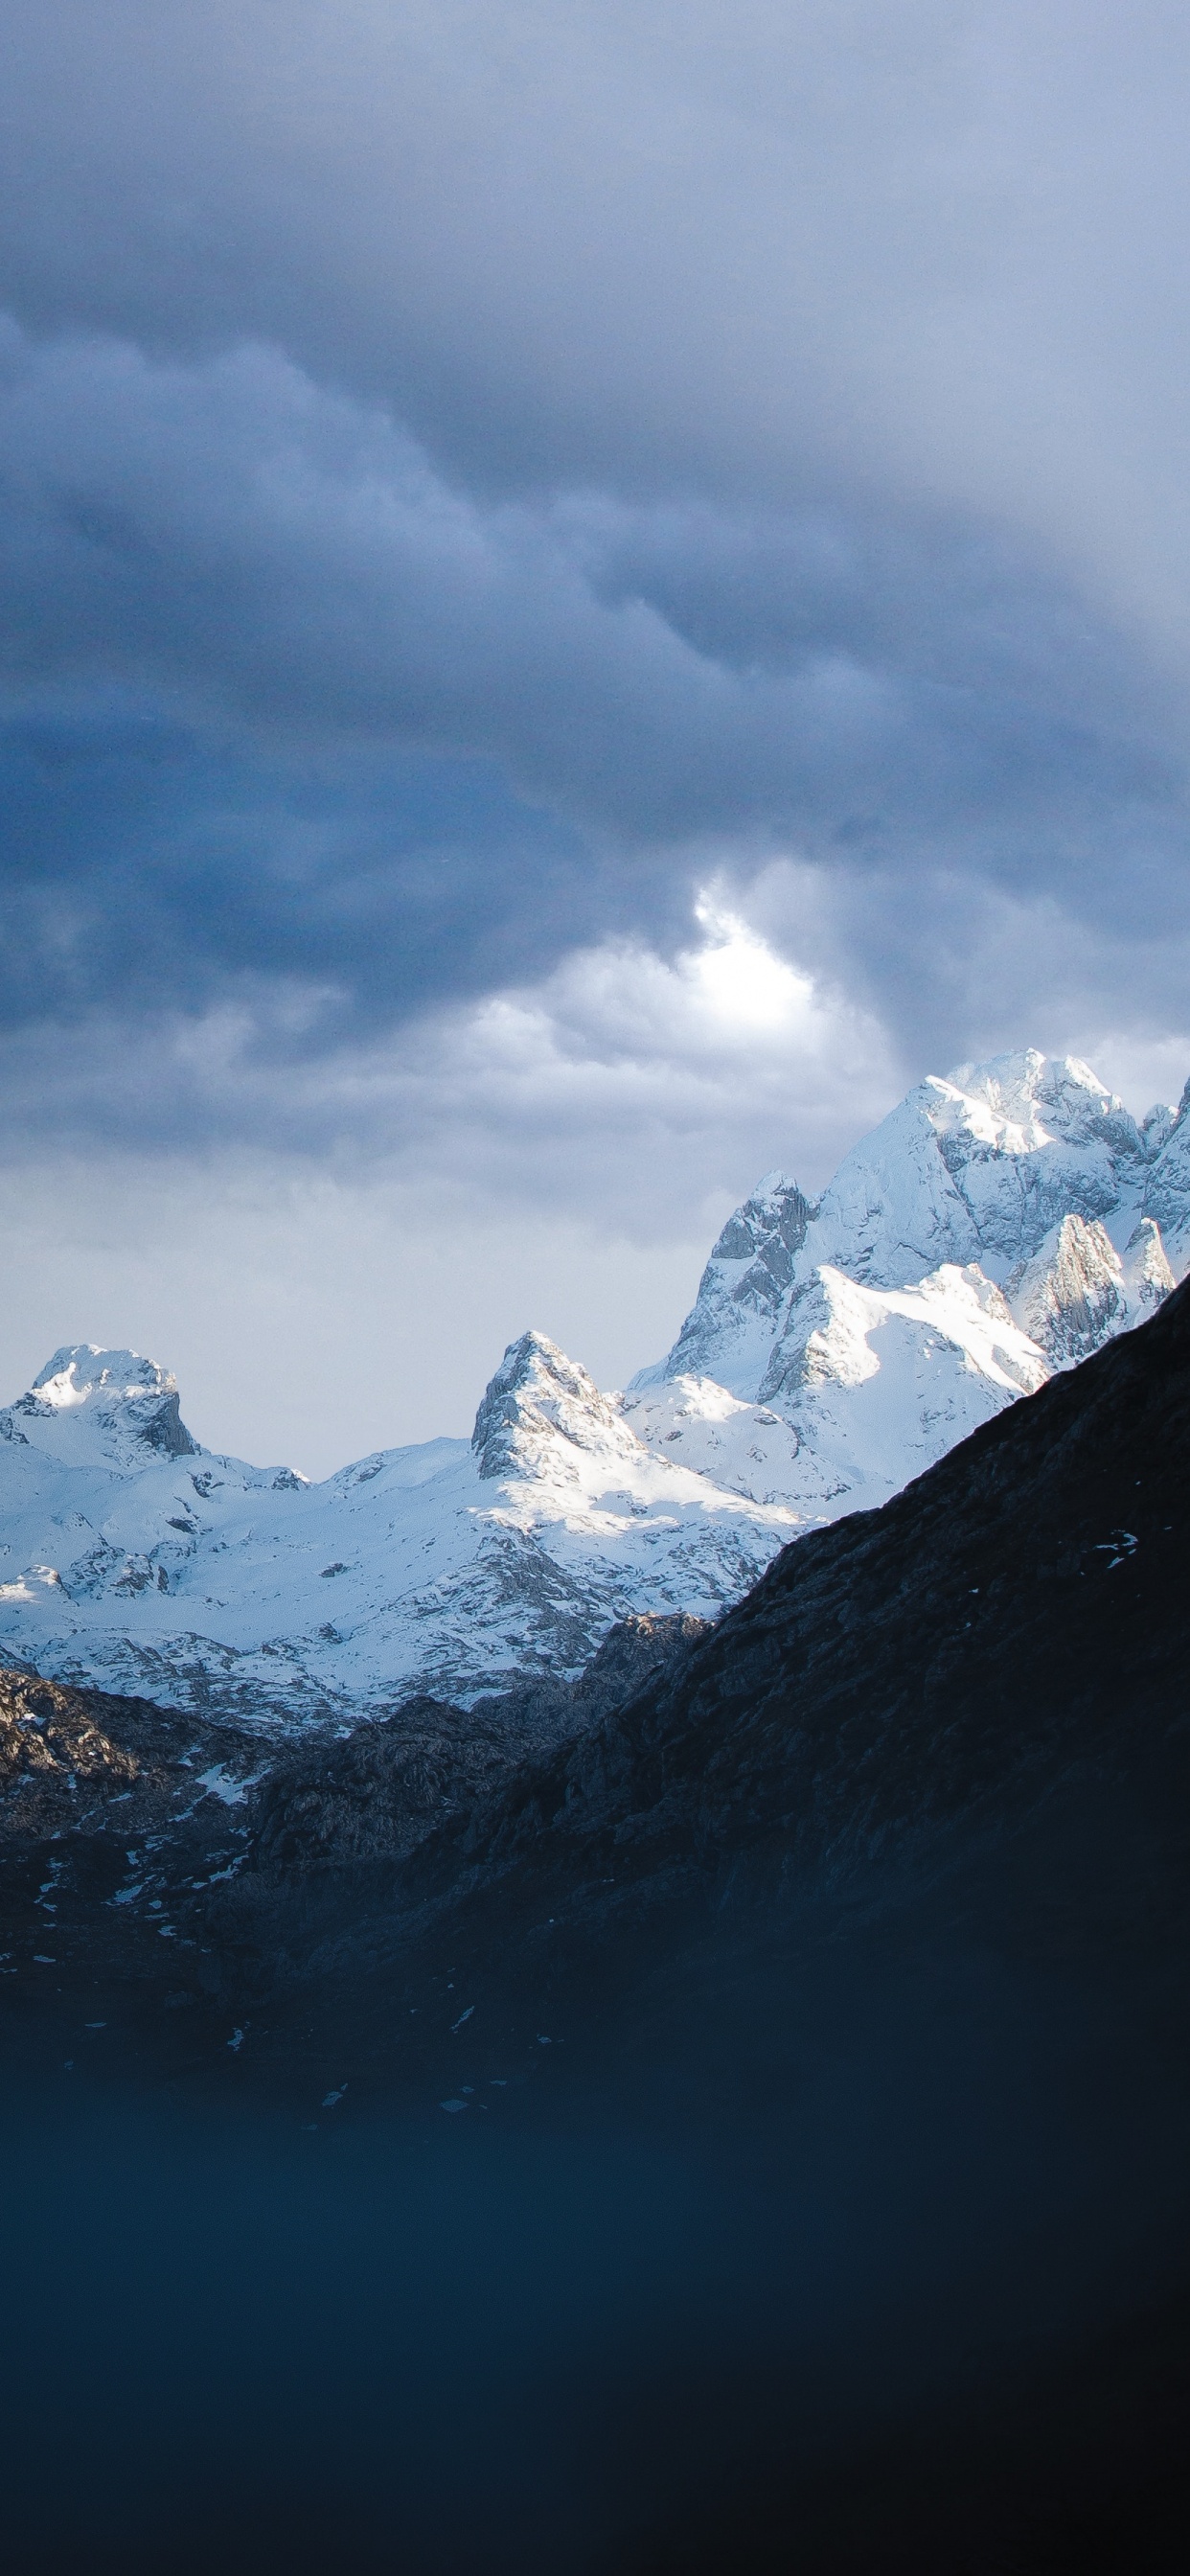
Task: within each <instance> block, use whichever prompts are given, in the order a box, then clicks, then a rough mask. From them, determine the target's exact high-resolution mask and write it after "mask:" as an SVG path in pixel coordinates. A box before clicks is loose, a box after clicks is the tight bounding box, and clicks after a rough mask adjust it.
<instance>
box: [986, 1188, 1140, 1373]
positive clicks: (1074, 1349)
mask: <svg viewBox="0 0 1190 2576" xmlns="http://www.w3.org/2000/svg"><path fill="white" fill-rule="evenodd" d="M1173 1284H1174V1279H1173V1272H1172V1271H1171V1269H1170V1266H1169V1263H1168V1261H1167V1260H1166V1257H1165V1249H1164V1246H1163V1244H1162V1241H1161V1230H1160V1227H1159V1226H1158V1225H1157V1224H1156V1222H1155V1220H1154V1219H1153V1218H1152V1217H1142V1218H1141V1219H1140V1221H1139V1222H1138V1224H1137V1225H1135V1226H1134V1227H1133V1229H1132V1232H1131V1233H1130V1235H1129V1237H1128V1241H1127V1244H1126V1247H1125V1250H1124V1254H1123V1256H1122V1257H1121V1255H1120V1254H1119V1253H1118V1252H1117V1250H1116V1247H1115V1245H1114V1243H1113V1242H1112V1240H1111V1237H1110V1235H1109V1234H1108V1232H1107V1229H1106V1227H1105V1226H1102V1225H1100V1224H1098V1223H1097V1222H1096V1221H1094V1220H1092V1222H1091V1223H1089V1224H1088V1223H1087V1222H1086V1220H1085V1219H1084V1218H1082V1217H1080V1216H1077V1215H1070V1216H1066V1217H1063V1219H1062V1222H1061V1224H1060V1225H1057V1226H1055V1227H1054V1228H1053V1229H1052V1231H1051V1233H1050V1234H1048V1235H1047V1236H1046V1239H1045V1241H1044V1243H1043V1244H1041V1245H1040V1246H1039V1248H1038V1250H1037V1251H1036V1252H1035V1253H1034V1254H1033V1256H1032V1259H1031V1260H1029V1261H1027V1262H1023V1263H1022V1264H1021V1265H1020V1268H1019V1269H1018V1270H1017V1271H1016V1272H1015V1273H1014V1274H1013V1277H1012V1278H1011V1279H1010V1281H1009V1283H1008V1293H1009V1296H1010V1299H1011V1303H1012V1308H1013V1312H1014V1314H1015V1316H1016V1319H1017V1321H1018V1323H1019V1324H1021V1325H1022V1326H1023V1327H1024V1330H1025V1331H1026V1332H1027V1333H1029V1334H1030V1335H1031V1337H1032V1339H1033V1340H1034V1341H1035V1342H1036V1343H1037V1345H1038V1348H1039V1349H1040V1350H1042V1351H1044V1353H1045V1356H1046V1358H1047V1360H1048V1361H1049V1363H1050V1365H1051V1367H1053V1368H1069V1367H1071V1366H1072V1365H1073V1364H1074V1363H1075V1362H1076V1361H1078V1360H1084V1359H1087V1358H1089V1357H1090V1354H1091V1352H1092V1351H1097V1350H1099V1349H1100V1348H1101V1347H1102V1345H1103V1343H1104V1342H1106V1341H1110V1339H1111V1337H1112V1335H1113V1334H1115V1333H1120V1332H1124V1331H1126V1330H1127V1329H1128V1328H1129V1327H1130V1326H1131V1325H1133V1324H1138V1323H1140V1322H1141V1321H1142V1320H1143V1318H1144V1316H1145V1315H1146V1314H1151V1313H1152V1311H1153V1309H1154V1307H1156V1306H1159V1305H1160V1303H1161V1300H1162V1298H1163V1297H1167V1296H1168V1295H1169V1292H1170V1289H1171V1288H1172V1287H1173Z"/></svg>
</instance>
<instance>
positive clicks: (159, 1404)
mask: <svg viewBox="0 0 1190 2576" xmlns="http://www.w3.org/2000/svg"><path fill="white" fill-rule="evenodd" d="M179 1402H180V1399H179V1395H178V1384H177V1379H176V1378H175V1377H173V1376H172V1375H171V1374H170V1372H169V1371H168V1370H167V1369H163V1368H159V1367H158V1364H157V1362H156V1360H148V1359H144V1358H142V1356H141V1354H140V1352H139V1351H105V1350H101V1349H100V1348H99V1347H98V1345H97V1344H96V1343H94V1342H71V1343H68V1344H66V1345H65V1346H64V1347H63V1348H62V1349H61V1350H57V1351H55V1353H54V1356H53V1358H52V1359H50V1360H47V1361H46V1364H45V1367H44V1368H43V1369H42V1370H41V1371H40V1373H39V1375H38V1376H37V1377H35V1378H34V1380H33V1384H32V1387H31V1388H30V1390H29V1393H28V1395H25V1396H21V1397H20V1398H19V1400H18V1402H17V1403H16V1404H15V1405H14V1406H13V1407H12V1411H13V1412H14V1413H19V1414H24V1415H25V1416H26V1417H28V1418H30V1419H32V1420H36V1419H37V1418H38V1417H40V1418H41V1419H42V1420H45V1419H47V1418H53V1417H55V1416H56V1417H57V1418H59V1419H63V1418H69V1417H71V1416H77V1415H79V1414H80V1413H84V1412H85V1415H86V1418H87V1420H88V1422H89V1424H91V1425H93V1426H94V1427H95V1428H96V1429H100V1430H105V1431H111V1432H116V1433H122V1434H124V1435H125V1436H126V1437H128V1438H131V1439H133V1440H135V1441H138V1442H141V1443H143V1445H144V1446H145V1447H146V1448H149V1449H159V1450H161V1451H162V1452H163V1453H164V1454H165V1455H166V1456H167V1457H171V1458H189V1457H193V1456H195V1455H197V1446H198V1444H197V1442H196V1441H194V1440H192V1439H191V1436H190V1433H189V1432H188V1430H187V1429H186V1425H185V1423H184V1422H183V1420H182V1418H181V1413H180V1410H179Z"/></svg>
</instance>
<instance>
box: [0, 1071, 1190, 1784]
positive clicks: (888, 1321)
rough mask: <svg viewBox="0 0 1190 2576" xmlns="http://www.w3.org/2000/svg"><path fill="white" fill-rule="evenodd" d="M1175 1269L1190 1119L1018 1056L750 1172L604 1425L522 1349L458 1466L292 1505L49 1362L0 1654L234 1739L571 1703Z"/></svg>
mask: <svg viewBox="0 0 1190 2576" xmlns="http://www.w3.org/2000/svg"><path fill="white" fill-rule="evenodd" d="M1188 1261H1190V1115H1188V1107H1187V1099H1186V1098H1185V1097H1184V1098H1183V1101H1182V1103H1181V1105H1180V1106H1179V1107H1178V1108H1177V1109H1173V1108H1169V1109H1158V1110H1154V1111H1153V1112H1151V1113H1150V1115H1149V1117H1148V1118H1146V1119H1144V1120H1142V1121H1140V1122H1139V1123H1138V1122H1137V1121H1136V1120H1135V1119H1133V1118H1132V1117H1131V1116H1130V1115H1129V1113H1128V1112H1127V1111H1126V1110H1125V1109H1124V1108H1123V1106H1122V1104H1121V1102H1120V1101H1118V1100H1116V1099H1115V1098H1114V1097H1113V1096H1112V1095H1111V1094H1110V1093H1109V1092H1108V1091H1107V1090H1106V1089H1105V1088H1104V1086H1103V1085H1102V1084H1101V1083H1100V1082H1099V1081H1098V1079H1097V1077H1096V1076H1095V1075H1094V1073H1093V1072H1091V1071H1090V1069H1089V1068H1088V1067H1087V1066H1085V1065H1082V1064H1079V1063H1076V1062H1074V1061H1071V1060H1067V1059H1061V1060H1058V1061H1050V1060H1048V1059H1047V1058H1045V1057H1043V1056H1041V1055H1038V1054H1036V1053H1026V1054H1022V1055H1016V1056H1007V1057H1002V1058H999V1059H997V1060H996V1062H994V1063H992V1064H990V1065H985V1066H982V1067H979V1066H967V1067H964V1068H961V1069H960V1071H959V1072H958V1073H956V1074H955V1075H953V1076H952V1077H951V1078H950V1079H949V1080H948V1081H942V1080H939V1079H934V1078H931V1080H929V1081H928V1082H925V1083H923V1084H921V1085H919V1086H918V1088H917V1089H916V1090H915V1091H913V1092H911V1093H910V1094H909V1096H908V1098H907V1099H906V1100H904V1101H903V1102H902V1103H901V1104H900V1106H899V1107H898V1108H897V1109H895V1110H894V1111H893V1112H892V1114H891V1116H890V1117H888V1118H887V1119H885V1121H884V1122H883V1124H882V1125H881V1126H880V1127H878V1128H877V1129H876V1130H875V1131H874V1133H873V1134H872V1135H871V1136H868V1137H866V1138H864V1139H863V1140H862V1141H861V1143H860V1144H858V1145H857V1146H856V1147H855V1148H854V1150H853V1152H852V1153H851V1154H849V1155H848V1156H847V1157H846V1159H845V1161H844V1162H843V1163H842V1164H841V1166H840V1168H839V1171H838V1172H837V1173H836V1175H835V1177H834V1179H833V1180H832V1182H831V1183H830V1185H829V1187H828V1188H827V1189H826V1190H825V1191H824V1192H823V1193H822V1195H821V1197H819V1198H813V1197H811V1196H810V1195H809V1194H808V1193H807V1192H806V1191H804V1190H803V1189H802V1188H801V1187H799V1185H798V1184H797V1183H796V1182H795V1181H793V1180H791V1179H789V1178H788V1177H787V1176H785V1175H783V1174H775V1175H771V1176H770V1178H769V1179H768V1180H767V1181H765V1182H763V1183H762V1184H761V1185H760V1187H759V1188H758V1189H757V1190H755V1191H754V1192H753V1193H752V1194H751V1196H750V1197H749V1198H748V1199H746V1200H745V1201H744V1202H743V1204H742V1205H741V1206H740V1207H739V1208H738V1209H737V1210H736V1211H735V1213H734V1215H733V1216H732V1217H731V1218H730V1219H729V1220H728V1223H727V1224H726V1226H725V1227H724V1228H723V1230H722V1232H721V1234H720V1236H719V1239H718V1241H717V1243H716V1244H715V1246H714V1249H713V1251H712V1254H711V1257H710V1260H709V1261H708V1263H707V1266H706V1270H705V1272H704V1275H703V1279H702V1282H701V1285H700V1288H699V1291H698V1295H697V1298H696V1300H695V1304H694V1306H693V1308H692V1310H691V1312H690V1314H689V1315H688V1317H687V1318H686V1321H685V1323H684V1324H683V1326H682V1329H681V1331H680V1333H679V1335H678V1338H677V1340H676V1342H675V1343H674V1345H673V1348H672V1349H671V1351H670V1352H669V1354H668V1356H667V1357H666V1358H665V1359H664V1360H662V1361H660V1362H659V1363H657V1364H656V1365H654V1366H652V1367H649V1368H646V1369H644V1370H642V1371H641V1372H640V1373H639V1375H638V1376H637V1378H636V1379H635V1380H634V1381H633V1383H632V1385H631V1386H630V1388H629V1389H628V1391H627V1393H625V1394H607V1393H604V1392H601V1391H600V1389H599V1388H598V1387H596V1386H595V1384H594V1382H593V1380H592V1379H591V1378H590V1377H589V1376H588V1374H587V1372H586V1371H585V1370H584V1369H583V1368H582V1367H581V1366H580V1365H579V1364H578V1363H577V1362H575V1361H574V1360H572V1359H570V1358H568V1357H567V1355H566V1353H565V1352H563V1351H561V1350H559V1348H558V1347H557V1345H556V1344H555V1343H554V1342H552V1341H551V1340H550V1339H549V1337H548V1335H546V1334H544V1333H541V1332H538V1331H530V1332H526V1333H524V1334H522V1335H521V1336H520V1337H519V1338H518V1339H517V1340H516V1341H515V1342H513V1343H512V1344H510V1346H509V1348H508V1350H507V1351H506V1352H505V1354H504V1357H503V1360H502V1361H501V1363H500V1365H499V1367H498V1368H497V1370H496V1372H495V1374H494V1376H493V1377H492V1379H491V1382H490V1384H489V1386H488V1388H487V1390H486V1392H485V1394H484V1396H483V1398H482V1401H481V1403H480V1405H479V1408H478V1412H477V1415H476V1420H475V1427H474V1432H473V1435H472V1438H471V1440H470V1441H469V1442H468V1441H465V1440H437V1441H429V1442H426V1443H424V1444H422V1445H420V1446H419V1447H417V1448H413V1449H392V1450H378V1451H376V1452H374V1453H373V1454H372V1455H371V1456H369V1457H367V1458H363V1459H359V1460H357V1461H355V1462H354V1463H353V1464H352V1465H351V1466H348V1467H345V1468H343V1469H342V1470H341V1471H340V1472H339V1473H338V1474H337V1475H335V1476H332V1477H329V1478H328V1479H327V1480H326V1481H325V1482H324V1483H322V1484H318V1485H310V1484H308V1483H307V1482H306V1481H305V1479H303V1478H302V1477H301V1476H298V1475H296V1474H295V1473H294V1472H293V1471H292V1470H291V1469H289V1468H286V1467H270V1468H258V1467H253V1466H249V1465H247V1464H245V1463H244V1462H243V1461H242V1460H239V1459H236V1458H232V1457H227V1456H224V1455H221V1454H215V1453H212V1452H208V1451H206V1450H203V1449H201V1448H200V1446H199V1445H198V1444H197V1443H196V1442H195V1440H194V1439H193V1437H192V1435H191V1434H190V1432H189V1431H188V1430H187V1428H186V1426H185V1423H184V1422H183V1420H182V1416H181V1411H180V1403H179V1395H178V1390H177V1387H176V1385H175V1384H174V1381H173V1379H172V1378H171V1377H169V1376H168V1375H167V1374H166V1373H165V1372H164V1371H163V1370H161V1369H160V1368H158V1367H157V1366H156V1365H155V1363H153V1362H151V1361H147V1360H144V1359H142V1358H141V1357H139V1356H138V1355H137V1354H136V1353H133V1352H129V1351H116V1350H112V1351H102V1350H98V1349H96V1348H94V1347H92V1346H91V1345H90V1344H78V1345H75V1346H72V1347H71V1348H70V1349H66V1350H62V1351H58V1352H56V1353H55V1354H54V1356H53V1358H52V1359H51V1360H50V1362H49V1363H48V1365H47V1367H46V1368H45V1369H43V1371H42V1372H41V1375H40V1377H39V1378H38V1379H37V1381H36V1383H35V1385H34V1386H33V1387H32V1388H31V1389H30V1390H29V1392H28V1393H27V1394H26V1395H23V1396H21V1397H20V1398H19V1399H18V1400H17V1402H16V1403H15V1404H13V1405H11V1406H9V1407H7V1408H6V1409H4V1410H2V1411H0V1655H3V1654H4V1653H5V1651H7V1653H8V1654H9V1655H10V1656H11V1657H12V1658H13V1659H15V1660H18V1661H19V1660H24V1661H27V1662H28V1663H30V1664H32V1665H34V1666H36V1668H37V1669H38V1670H39V1671H41V1672H43V1673H45V1674H47V1675H49V1676H51V1677H52V1678H54V1679H55V1680H57V1681H59V1682H61V1683H63V1684H73V1685H76V1686H82V1687H86V1688H92V1689H94V1688H101V1689H106V1690H108V1691H109V1692H114V1693H116V1694H118V1695H121V1696H125V1697H132V1698H136V1697H143V1698H145V1699H148V1700H152V1701H155V1702H158V1703H160V1704H162V1705H164V1706H167V1707H170V1708H172V1709H174V1710H176V1711H178V1712H180V1713H185V1714H186V1715H187V1716H188V1717H189V1718H190V1719H191V1720H192V1721H193V1722H194V1723H195V1724H198V1723H200V1722H201V1723H205V1722H207V1721H208V1720H211V1719H214V1718H215V1717H219V1718H221V1719H222V1720H224V1721H225V1722H226V1723H228V1724H233V1725H238V1726H240V1727H242V1728H244V1729H248V1730H252V1729H256V1730H257V1731H261V1730H264V1731H266V1732H269V1731H272V1732H276V1731H277V1730H278V1729H279V1730H281V1731H284V1730H285V1729H287V1728H288V1727H290V1726H292V1724H293V1723H294V1722H295V1721H297V1720H302V1721H305V1722H312V1723H315V1724H317V1725H326V1724H329V1723H339V1724H348V1725H352V1724H354V1723H355V1722H356V1721H357V1720H358V1719H359V1718H360V1717H361V1716H363V1715H370V1716H372V1717H379V1716H383V1715H385V1714H386V1713H387V1712H388V1711H390V1710H391V1709H392V1707H393V1705H394V1704H395V1703H396V1702H397V1701H398V1700H405V1701H408V1700H410V1699H411V1698H413V1697H414V1696H418V1695H420V1696H421V1697H422V1698H423V1699H424V1700H425V1701H426V1702H427V1703H428V1702H430V1701H434V1702H439V1703H442V1704H445V1705H449V1706H452V1707H453V1706H459V1705H463V1706H471V1705H474V1704H475V1703H477V1702H479V1701H481V1700H486V1699H487V1698H489V1697H490V1696H491V1695H492V1694H493V1693H503V1694H505V1697H506V1702H507V1695H508V1694H509V1693H511V1692H513V1691H515V1690H516V1689H517V1688H519V1687H521V1686H522V1685H524V1686H529V1685H532V1686H533V1687H540V1686H543V1685H544V1684H545V1683H547V1682H557V1683H566V1682H573V1681H574V1680H575V1679H576V1678H577V1676H579V1675H580V1674H581V1673H582V1672H583V1670H584V1669H585V1667H586V1666H587V1665H588V1664H589V1663H590V1659H591V1657H592V1656H593V1655H594V1654H595V1652H596V1651H597V1649H598V1647H599V1645H600V1641H601V1639H603V1638H604V1637H605V1636H606V1635H607V1634H608V1632H609V1630H611V1629H613V1628H614V1627H615V1626H616V1625H617V1623H623V1622H625V1621H627V1620H632V1619H634V1618H636V1619H639V1618H642V1617H643V1618H654V1619H661V1620H672V1619H674V1618H682V1617H685V1618H694V1619H701V1620H714V1619H716V1618H718V1617H719V1616H721V1614H722V1612H723V1611H724V1610H725V1609H726V1608H727V1607H728V1606H729V1605H730V1604H731V1603H732V1602H733V1601H736V1600H738V1599H739V1598H740V1597H741V1596H742V1595H743V1594H744V1593H745V1592H746V1591H747V1590H748V1589H749V1587H750V1586H751V1585H752V1584H754V1583H755V1581H756V1580H757V1578H758V1577H759V1575H760V1574H761V1573H762V1572H763V1571H764V1569H765V1567H766V1566H767V1565H768V1564H770V1563H771V1561H772V1559H773V1558H774V1557H775V1556H776V1555H777V1554H778V1553H779V1551H780V1550H781V1549H782V1548H783V1547H784V1546H785V1545H786V1544H787V1543H788V1542H789V1541H790V1540H792V1539H795V1538H801V1537H802V1536H804V1535H805V1534H806V1533H808V1532H812V1531H814V1530H817V1529H821V1528H822V1527H824V1526H825V1525H827V1524H829V1523H831V1522H832V1521H834V1520H836V1519H838V1518H839V1517H840V1516H841V1515H843V1514H845V1513H847V1512H850V1511H854V1510H855V1509H857V1508H860V1507H866V1506H871V1505H878V1504H882V1503H884V1502H886V1501H887V1500H888V1499H889V1498H890V1496H892V1495H893V1494H895V1493H897V1492H899V1491H900V1490H901V1489H902V1488H903V1487H904V1486H905V1485H906V1484H907V1483H908V1482H910V1481H911V1479H912V1478H913V1477H915V1476H917V1475H920V1474H921V1473H922V1472H923V1471H924V1470H925V1469H927V1468H929V1467H930V1466H932V1465H934V1464H935V1463H936V1462H937V1461H938V1460H939V1459H940V1458H942V1457H944V1456H945V1455H946V1454H947V1452H948V1451H949V1450H951V1449H953V1448H954V1447H955V1445H956V1443H958V1442H960V1441H961V1440H963V1439H964V1438H965V1437H967V1435H968V1434H970V1433H971V1432H972V1431H974V1430H976V1429H977V1428H978V1427H979V1426H980V1425H981V1424H983V1423H986V1422H987V1421H989V1420H990V1419H992V1418H993V1417H994V1416H995V1415H997V1414H999V1413H1001V1412H1002V1411H1004V1409H1005V1408H1006V1407H1007V1406H1009V1405H1012V1404H1014V1403H1015V1402H1016V1401H1017V1400H1018V1399H1019V1397H1021V1396H1022V1395H1029V1394H1032V1393H1034V1392H1035V1391H1036V1390H1037V1389H1038V1388H1039V1387H1040V1386H1042V1385H1044V1383H1045V1382H1046V1380H1047V1379H1048V1378H1049V1377H1050V1376H1051V1375H1052V1374H1053V1373H1054V1372H1055V1371H1061V1370H1063V1369H1066V1368H1069V1367H1070V1366H1072V1365H1074V1364H1075V1363H1076V1362H1078V1361H1079V1360H1082V1359H1085V1358H1086V1357H1087V1356H1089V1355H1090V1354H1091V1353H1092V1352H1094V1351H1096V1350H1098V1349H1101V1348H1102V1347H1103V1346H1104V1345H1105V1344H1106V1343H1107V1342H1108V1341H1110V1340H1111V1339H1112V1338H1113V1337H1114V1336H1115V1335H1117V1334H1119V1333H1121V1332H1124V1331H1127V1330H1129V1329H1131V1328H1132V1327H1133V1326H1134V1325H1136V1324H1137V1323H1138V1322H1141V1321H1142V1320H1143V1319H1144V1318H1145V1317H1146V1316H1148V1315H1150V1314H1151V1313H1152V1312H1153V1311H1154V1309H1155V1307H1156V1306H1157V1305H1159V1304H1160V1301H1161V1300H1162V1298H1163V1297H1166V1296H1167V1295H1168V1293H1169V1290H1170V1288H1171V1286H1172V1285H1173V1281H1174V1278H1175V1276H1180V1275H1181V1273H1182V1272H1183V1271H1184V1269H1185V1268H1186V1266H1187V1262H1188ZM510 1705H511V1703H510V1702H507V1705H506V1714H505V1722H506V1723H508V1724H511V1722H512V1721H511V1717H510V1716H509V1715H508V1707H510ZM481 1726H482V1721H477V1731H476V1736H475V1741H476V1743H478V1741H479V1730H480V1728H481Z"/></svg>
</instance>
